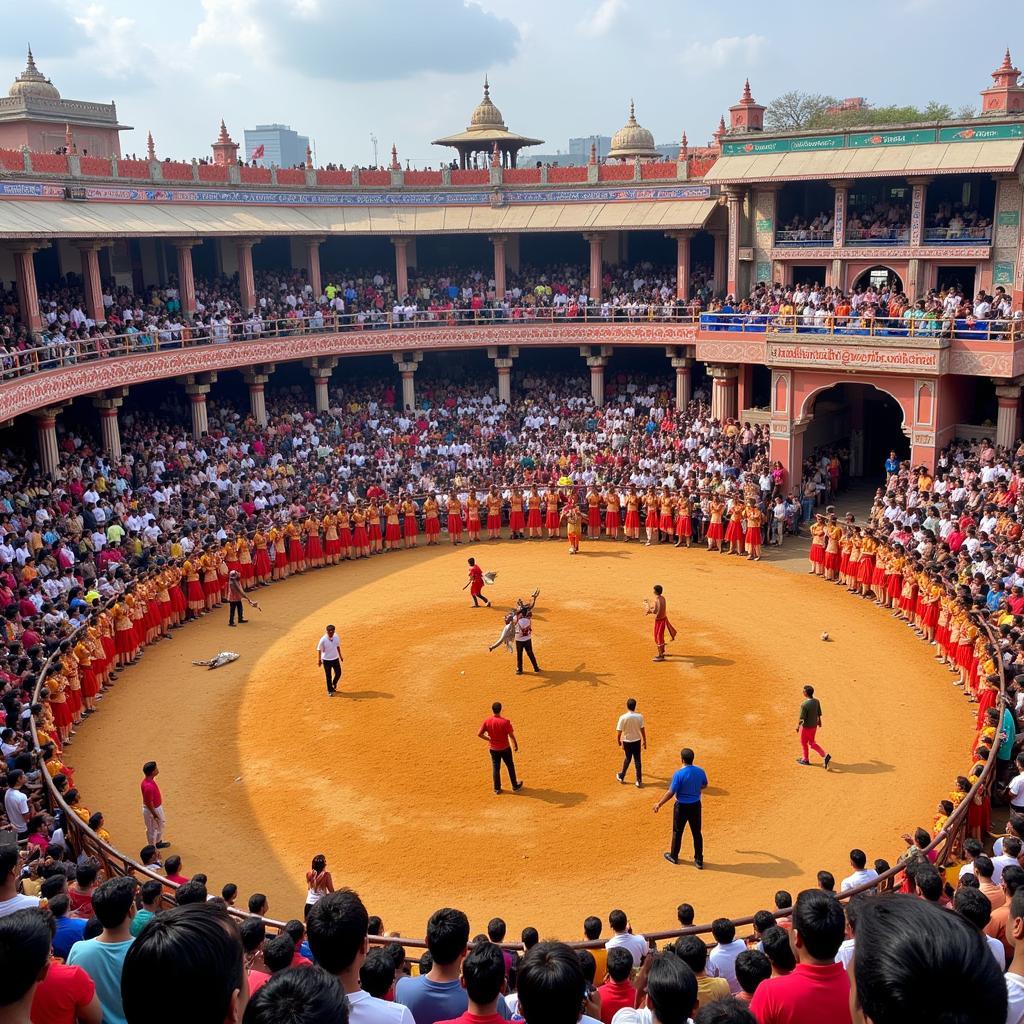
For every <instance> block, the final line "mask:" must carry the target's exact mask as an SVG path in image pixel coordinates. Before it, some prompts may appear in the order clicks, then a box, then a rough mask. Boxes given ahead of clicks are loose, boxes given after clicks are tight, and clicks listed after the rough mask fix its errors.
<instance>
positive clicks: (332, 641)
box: [316, 626, 345, 697]
mask: <svg viewBox="0 0 1024 1024" xmlns="http://www.w3.org/2000/svg"><path fill="white" fill-rule="evenodd" d="M344 660H345V659H344V658H343V657H342V656H341V637H340V636H338V634H337V633H335V631H334V626H328V627H327V630H326V632H325V633H324V635H323V636H322V637H320V640H319V641H318V642H317V645H316V663H317V665H320V666H321V667H322V668H323V670H324V676H325V677H326V678H327V696H328V697H333V696H334V691H335V690H337V688H338V683H340V682H341V663H342V662H343V661H344Z"/></svg>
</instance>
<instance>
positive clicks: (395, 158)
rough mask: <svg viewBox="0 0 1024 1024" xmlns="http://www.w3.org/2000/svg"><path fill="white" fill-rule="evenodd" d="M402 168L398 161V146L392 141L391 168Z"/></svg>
mask: <svg viewBox="0 0 1024 1024" xmlns="http://www.w3.org/2000/svg"><path fill="white" fill-rule="evenodd" d="M401 169H402V165H401V164H400V163H399V162H398V146H396V145H395V144H394V143H393V142H392V143H391V170H393V171H399V170H401Z"/></svg>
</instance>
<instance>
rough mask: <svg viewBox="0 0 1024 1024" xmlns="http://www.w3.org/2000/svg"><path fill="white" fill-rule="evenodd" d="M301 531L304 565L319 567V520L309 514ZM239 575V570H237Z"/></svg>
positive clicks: (321, 552)
mask: <svg viewBox="0 0 1024 1024" xmlns="http://www.w3.org/2000/svg"><path fill="white" fill-rule="evenodd" d="M302 531H303V533H304V534H305V535H306V565H308V566H309V567H310V568H311V569H320V568H322V567H323V564H324V546H323V542H322V541H321V540H320V520H319V518H317V516H315V515H313V516H310V517H309V518H308V519H307V520H306V521H305V523H303V526H302ZM239 577H241V572H239Z"/></svg>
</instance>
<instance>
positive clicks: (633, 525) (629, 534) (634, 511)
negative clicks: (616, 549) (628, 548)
mask: <svg viewBox="0 0 1024 1024" xmlns="http://www.w3.org/2000/svg"><path fill="white" fill-rule="evenodd" d="M623 532H624V533H625V534H626V543H629V541H631V540H639V539H640V495H639V494H637V493H636V484H630V485H629V492H628V493H627V494H626V518H625V520H624V522H623Z"/></svg>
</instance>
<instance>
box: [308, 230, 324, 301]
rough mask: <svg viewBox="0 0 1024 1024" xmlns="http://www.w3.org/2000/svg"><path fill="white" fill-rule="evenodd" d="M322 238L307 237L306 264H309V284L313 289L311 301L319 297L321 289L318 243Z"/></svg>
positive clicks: (320, 242) (321, 241)
mask: <svg viewBox="0 0 1024 1024" xmlns="http://www.w3.org/2000/svg"><path fill="white" fill-rule="evenodd" d="M323 241H324V239H323V238H307V239H306V246H307V260H306V262H307V264H308V266H309V286H310V288H312V289H313V301H314V302H316V300H317V299H319V298H320V293H321V292H322V291H323V282H322V279H321V277H320V245H321V244H322V243H323Z"/></svg>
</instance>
